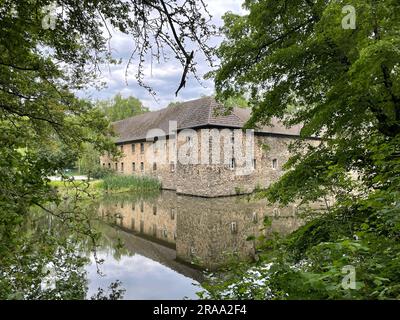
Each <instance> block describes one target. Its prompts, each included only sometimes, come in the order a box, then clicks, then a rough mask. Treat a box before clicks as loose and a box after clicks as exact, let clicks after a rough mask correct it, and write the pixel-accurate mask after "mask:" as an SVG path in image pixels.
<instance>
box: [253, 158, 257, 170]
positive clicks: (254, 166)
mask: <svg viewBox="0 0 400 320" xmlns="http://www.w3.org/2000/svg"><path fill="white" fill-rule="evenodd" d="M253 169H257V160H256V159H253Z"/></svg>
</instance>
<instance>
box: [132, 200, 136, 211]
mask: <svg viewBox="0 0 400 320" xmlns="http://www.w3.org/2000/svg"><path fill="white" fill-rule="evenodd" d="M135 209H136V204H135V203H134V202H133V203H132V211H135Z"/></svg>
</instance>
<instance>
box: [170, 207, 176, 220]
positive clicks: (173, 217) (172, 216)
mask: <svg viewBox="0 0 400 320" xmlns="http://www.w3.org/2000/svg"><path fill="white" fill-rule="evenodd" d="M170 215H171V220H175V209H171V213H170Z"/></svg>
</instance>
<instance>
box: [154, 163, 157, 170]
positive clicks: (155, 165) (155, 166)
mask: <svg viewBox="0 0 400 320" xmlns="http://www.w3.org/2000/svg"><path fill="white" fill-rule="evenodd" d="M153 171H157V163H155V162H154V163H153Z"/></svg>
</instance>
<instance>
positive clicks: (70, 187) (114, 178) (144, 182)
mask: <svg viewBox="0 0 400 320" xmlns="http://www.w3.org/2000/svg"><path fill="white" fill-rule="evenodd" d="M49 185H50V186H52V187H54V188H55V189H57V191H59V192H62V193H65V194H67V195H68V194H72V193H73V194H76V193H78V194H79V195H80V196H81V197H83V198H85V197H88V198H89V197H90V198H97V197H102V196H104V195H107V194H114V193H124V192H135V191H140V192H152V191H158V190H161V183H160V182H159V181H158V180H157V179H154V178H151V177H138V176H122V175H108V176H105V177H104V178H103V179H98V180H91V181H88V180H75V179H68V180H59V181H57V180H52V181H50V182H49Z"/></svg>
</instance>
